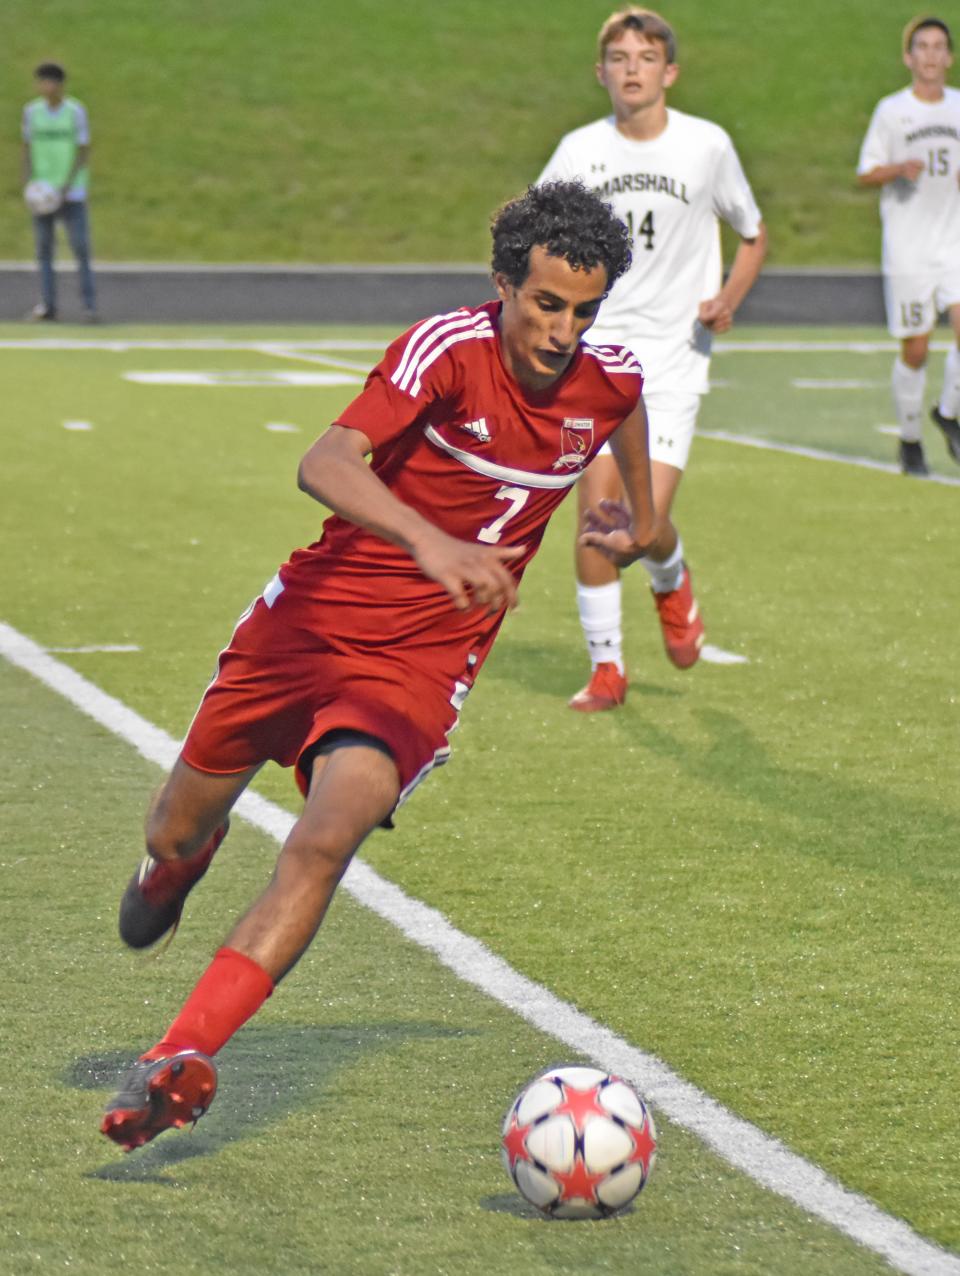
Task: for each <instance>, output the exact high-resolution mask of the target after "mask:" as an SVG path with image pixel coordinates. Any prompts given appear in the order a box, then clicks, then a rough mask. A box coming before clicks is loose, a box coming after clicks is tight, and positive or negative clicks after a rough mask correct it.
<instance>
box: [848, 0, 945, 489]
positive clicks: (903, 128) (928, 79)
mask: <svg viewBox="0 0 960 1276" xmlns="http://www.w3.org/2000/svg"><path fill="white" fill-rule="evenodd" d="M952 50H953V41H952V39H951V36H950V30H949V28H948V27H947V25H946V23H945V22H941V20H940V19H939V18H931V17H927V18H918V19H915V20H914V21H913V22H910V23H909V24H908V25H907V27H906V29H905V31H904V33H903V60H904V63H905V64H906V65H907V67H908V68H909V69H910V71H911V73H912V76H913V83H912V84H911V85H910V87H909V88H906V89H901V90H900V92H899V93H892V94H890V96H889V97H885V98H882V99H881V100H880V102H878V103H877V107H876V110H875V111H874V113H873V118H872V119H871V121H870V127H869V128H868V130H867V135H866V137H865V138H864V139H863V146H862V147H861V149H860V161H859V163H858V165H857V174H858V177H859V180H860V183H861V185H864V186H879V187H880V188H881V191H880V217H881V220H882V222H883V287H884V299H885V302H886V310H887V325H888V327H889V329H890V332H891V334H892V335H893V336H894V337H898V338H899V339H900V342H901V350H900V356H899V358H897V359H896V360H895V361H894V365H893V378H892V384H893V400H894V405H895V407H896V412H897V420H898V422H899V425H900V465H901V468H902V469H903V472H904V473H905V474H912V475H917V476H921V477H922V476H923V475H926V474H927V473H928V472H929V471H928V469H927V463H926V458H925V457H924V453H923V443H922V441H921V420H922V414H923V398H924V389H925V383H926V363H927V352H928V349H929V346H930V333H931V332H932V331H933V328H934V326H935V325H936V322H937V316H938V314H940V313H941V312H943V311H948V312H949V315H950V322H951V324H952V325H953V331H954V334H955V336H956V338H957V342H958V344H960V91H958V90H957V89H951V88H947V87H946V76H947V71H948V70H949V68H950V66H951V65H952V63H953V54H952ZM958 412H960V350H958V349H957V348H956V347H954V348H953V349H951V351H950V353H949V354H948V355H947V363H946V368H945V370H944V379H943V389H942V393H941V396H940V402H939V404H938V405H937V406H936V407H934V408H933V410H932V412H931V415H932V417H933V420H934V422H935V423H936V424H937V425H938V426H939V427H940V429H941V430H942V432H943V434H944V436H945V438H946V442H947V448H948V450H949V452H950V454H951V456H953V458H954V460H955V461H958V462H960V425H958V423H957V415H958Z"/></svg>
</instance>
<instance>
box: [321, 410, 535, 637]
mask: <svg viewBox="0 0 960 1276" xmlns="http://www.w3.org/2000/svg"><path fill="white" fill-rule="evenodd" d="M372 450H373V449H372V445H371V443H370V440H369V439H368V438H367V436H366V435H365V434H363V433H362V432H361V431H360V430H354V429H348V428H346V427H345V426H341V425H332V426H331V427H330V429H329V430H328V431H327V432H326V434H324V435H323V436H322V437H321V438H319V439H318V440H317V441H316V443H314V445H313V447H312V448H311V449H310V450H309V452H307V454H306V456H304V458H303V460H302V461H301V462H300V469H299V472H298V475H297V482H298V484H299V486H300V489H301V491H304V492H306V493H307V494H308V495H309V496H312V497H313V498H314V500H316V501H320V503H321V504H323V505H326V506H327V507H328V509H331V510H333V511H334V513H335V514H339V515H340V517H341V518H345V519H348V520H349V521H350V522H351V523H356V524H358V526H360V527H365V528H366V529H367V530H368V531H371V532H373V533H374V534H375V535H376V536H381V537H383V539H384V540H386V541H390V543H391V544H393V545H399V546H400V547H401V548H402V549H405V550H406V551H407V553H408V554H410V556H411V557H412V558H413V559H414V560H415V562H416V563H417V566H418V567H419V568H420V570H421V571H422V572H423V574H424V575H425V576H427V577H429V579H430V580H435V581H436V582H437V583H438V584H439V585H442V586H443V588H444V589H445V590H446V591H447V593H448V594H449V595H450V597H451V599H452V600H453V604H454V606H455V607H456V608H458V610H460V611H466V610H467V609H468V608H470V607H478V606H481V607H485V608H486V610H487V612H488V613H489V614H491V615H492V614H494V613H495V612H498V611H501V610H502V609H503V608H504V607H515V606H516V603H517V582H516V581H515V580H514V578H513V576H512V575H511V573H510V572H509V571H508V570H507V568H506V566H505V564H506V563H508V562H510V561H511V560H513V559H515V558H519V557H520V556H521V554H523V553H524V547H523V546H515V547H513V548H512V549H511V548H508V547H505V546H500V545H479V544H474V543H473V542H472V541H462V540H459V539H458V538H457V537H455V536H449V535H448V534H447V533H446V532H444V531H443V530H442V529H441V528H439V527H437V526H436V525H435V524H434V523H431V522H430V521H429V520H428V519H425V518H424V517H423V516H422V515H421V514H418V513H417V511H416V510H415V509H413V508H412V507H411V506H409V505H407V504H405V503H404V502H403V501H400V500H398V499H397V498H396V497H395V496H394V494H393V493H392V492H391V491H390V489H389V488H388V487H387V485H386V484H385V483H383V482H382V481H381V480H380V479H379V478H378V477H377V476H376V474H374V472H373V470H371V469H370V467H369V465H367V463H366V460H365V459H364V458H365V457H366V456H367V455H368V454H369V453H370V452H371V451H372Z"/></svg>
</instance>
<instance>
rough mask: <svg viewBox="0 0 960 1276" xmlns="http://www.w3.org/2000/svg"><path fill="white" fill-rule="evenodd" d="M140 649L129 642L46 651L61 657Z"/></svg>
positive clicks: (50, 648) (51, 648) (58, 648)
mask: <svg viewBox="0 0 960 1276" xmlns="http://www.w3.org/2000/svg"><path fill="white" fill-rule="evenodd" d="M139 650H140V648H139V647H137V646H135V645H134V644H133V643H130V642H104V643H91V644H90V645H89V646H86V647H47V651H56V652H59V653H60V654H61V655H68V654H69V655H83V656H86V655H90V653H91V652H98V651H106V652H118V651H139Z"/></svg>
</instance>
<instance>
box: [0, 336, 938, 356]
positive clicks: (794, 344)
mask: <svg viewBox="0 0 960 1276" xmlns="http://www.w3.org/2000/svg"><path fill="white" fill-rule="evenodd" d="M385 346H386V342H384V341H382V340H381V341H376V340H371V339H370V338H367V339H363V338H352V337H343V338H341V337H320V338H316V339H314V340H310V341H299V340H293V341H282V340H281V341H276V342H271V341H264V340H262V339H257V338H250V339H248V340H243V339H239V338H232V337H192V338H191V337H187V338H183V339H176V338H148V337H130V338H123V337H15V338H13V337H11V338H7V339H5V340H0V350H39V351H43V350H106V351H108V352H110V353H114V354H123V353H125V352H127V351H130V350H257V351H261V352H263V353H269V350H268V349H267V348H268V347H274V348H276V347H281V348H282V349H284V350H291V351H292V350H318V351H320V350H343V351H358V352H360V351H373V352H375V353H377V354H382V353H383V351H384V349H385ZM952 346H953V343H952V342H949V341H932V342H931V343H930V349H931V350H935V351H938V352H940V353H945V352H946V351H948V350H950V349H952ZM899 349H900V346H899V343H898V342H895V341H883V340H880V341H817V340H810V341H763V340H758V341H749V340H743V341H716V342H714V345H713V353H714V354H896V352H897V351H898V350H899Z"/></svg>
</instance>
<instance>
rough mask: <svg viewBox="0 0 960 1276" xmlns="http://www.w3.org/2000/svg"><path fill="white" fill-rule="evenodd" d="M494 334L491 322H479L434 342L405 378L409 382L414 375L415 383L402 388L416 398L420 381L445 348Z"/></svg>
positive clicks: (484, 338)
mask: <svg viewBox="0 0 960 1276" xmlns="http://www.w3.org/2000/svg"><path fill="white" fill-rule="evenodd" d="M493 335H494V333H493V328H492V327H491V326H490V324H489V323H487V324H486V326H484V325H482V324H478V325H477V326H476V327H471V328H468V329H466V330H465V331H462V332H453V333H451V334H450V336H449V337H447V338H446V339H445V340H443V341H437V342H434V343H433V345H432V346H431V348H430V351H429V353H426V354H424V355H423V356H422V357H421V358H419V359H418V360H417V361H416V362H415V363H414V364H412V365H411V367H410V369H409V370H408V372H407V376H406V378H405V379H406V380H407V381H408V382H409V379H410V377H411V376H412V377H413V378H414V379H413V383H412V384H408V385H401V386H400V389H401V390H406V392H407V393H408V394H409V395H410V396H411V398H414V399H415V398H416V397H417V395H418V394H419V393H420V382H421V378H422V377H423V374H424V373H425V372H426V370H427V369H428V368H429V367H430V365H431V364H432V363H434V362H435V361H436V360H437V359H439V358H440V356H441V355H442V354H443V352H444V351H445V350H449V349H450V347H451V346H455V345H457V343H458V342H460V341H482V340H489V339H490V338H491V337H492V336H493Z"/></svg>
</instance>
